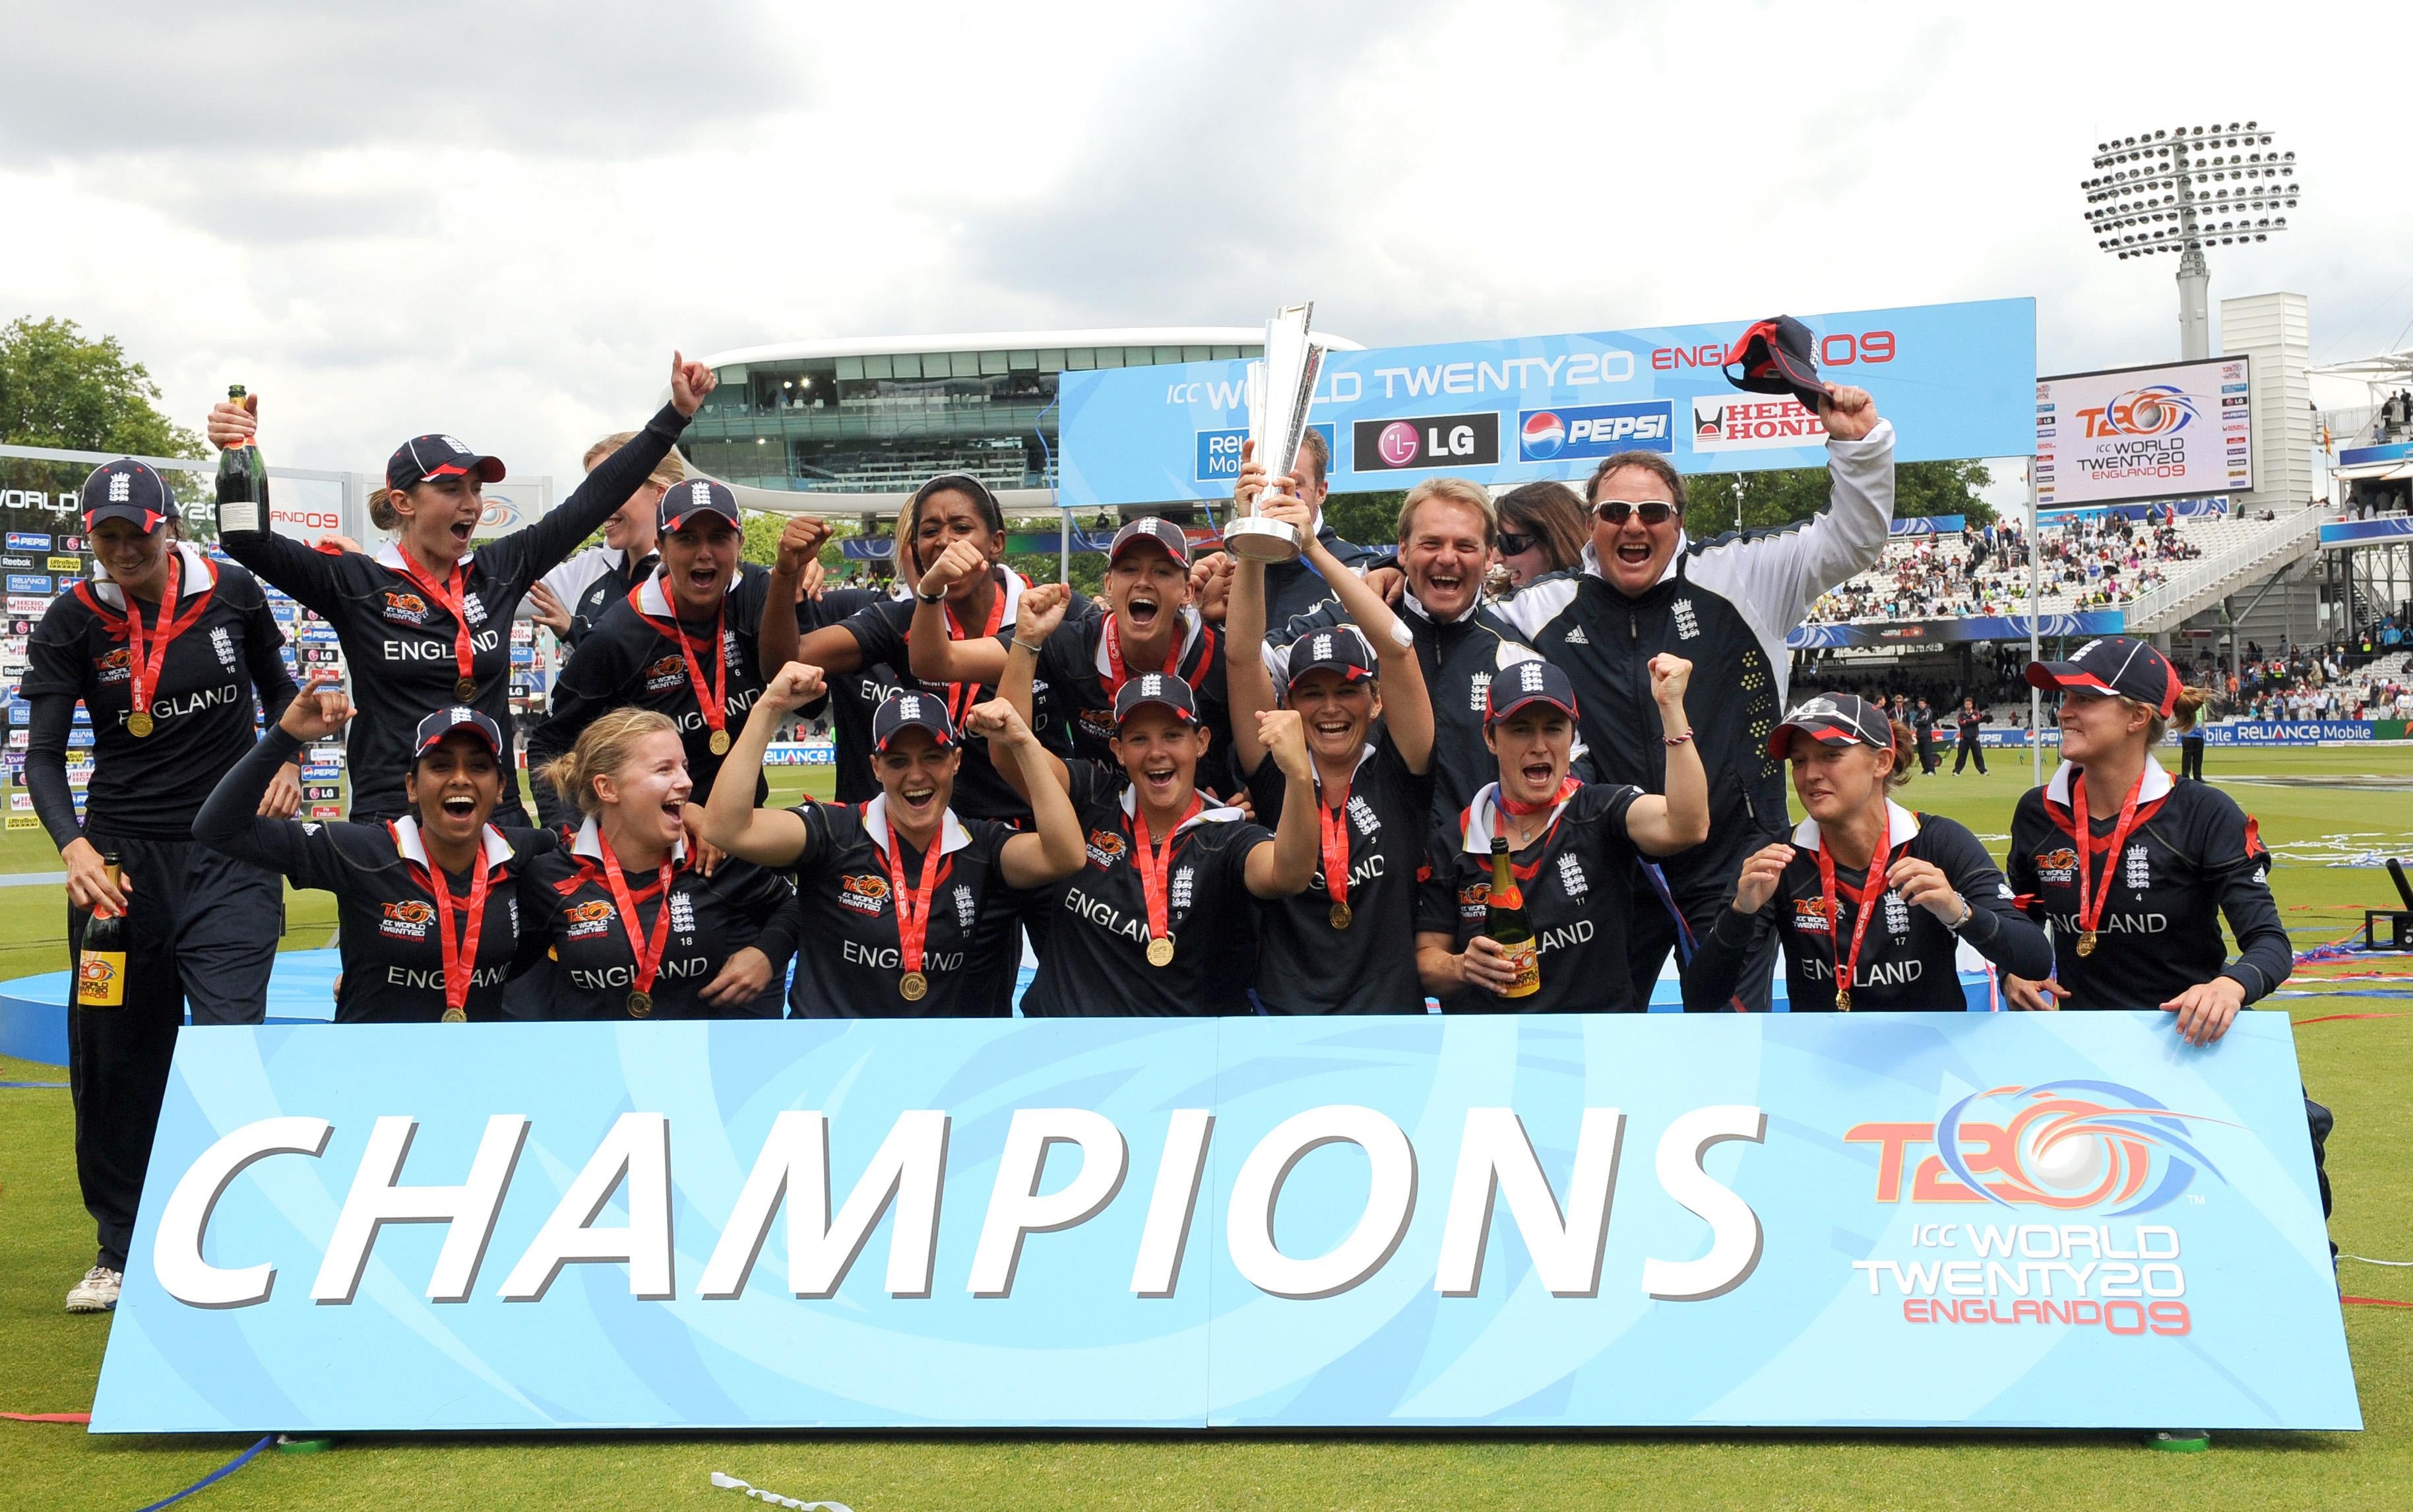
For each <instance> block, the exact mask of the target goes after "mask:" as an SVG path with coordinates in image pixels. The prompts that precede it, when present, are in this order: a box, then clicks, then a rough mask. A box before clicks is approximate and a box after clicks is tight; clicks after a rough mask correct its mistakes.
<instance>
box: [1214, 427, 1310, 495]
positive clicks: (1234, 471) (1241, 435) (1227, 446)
mask: <svg viewBox="0 0 2413 1512" xmlns="http://www.w3.org/2000/svg"><path fill="white" fill-rule="evenodd" d="M1308 429H1309V430H1311V431H1313V432H1315V433H1316V434H1317V435H1319V436H1321V437H1324V451H1325V455H1327V456H1337V455H1339V449H1340V447H1339V443H1338V442H1337V441H1335V440H1334V439H1333V433H1332V427H1331V426H1330V425H1328V424H1325V425H1310V426H1309V427H1308ZM1248 438H1249V427H1248V426H1246V425H1240V426H1237V427H1231V426H1226V427H1224V428H1223V429H1221V430H1212V431H1200V432H1199V433H1198V474H1197V478H1196V480H1195V481H1196V482H1202V483H1221V484H1222V485H1223V487H1224V490H1225V491H1226V492H1229V491H1230V489H1231V487H1232V485H1233V484H1234V483H1236V482H1239V481H1240V447H1241V445H1242V444H1243V443H1245V442H1246V441H1247V440H1248Z"/></svg>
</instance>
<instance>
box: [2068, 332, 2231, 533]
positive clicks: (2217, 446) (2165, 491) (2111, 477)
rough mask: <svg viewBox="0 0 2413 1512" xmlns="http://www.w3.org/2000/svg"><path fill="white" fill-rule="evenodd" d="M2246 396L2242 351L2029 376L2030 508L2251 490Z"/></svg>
mask: <svg viewBox="0 0 2413 1512" xmlns="http://www.w3.org/2000/svg"><path fill="white" fill-rule="evenodd" d="M2252 398H2253V380H2252V377H2251V364H2250V363H2248V362H2247V361H2246V359H2244V358H2243V357H2215V358H2213V359H2211V360H2210V361H2208V362H2201V363H2170V364H2169V365H2167V366H2160V367H2121V368H2111V369H2108V370H2106V371H2103V372H2099V373H2072V374H2068V375H2066V376H2065V377H2061V378H2038V379H2037V380H2036V503H2037V506H2038V507H2039V508H2042V509H2053V508H2056V507H2059V506H2065V505H2071V504H2109V503H2113V502H2116V501H2118V500H2122V499H2157V498H2178V497H2185V496H2188V495H2196V494H2243V493H2247V492H2250V491H2251V490H2252V489H2253V487H2254V409H2253V405H2252V403H2251V401H2252Z"/></svg>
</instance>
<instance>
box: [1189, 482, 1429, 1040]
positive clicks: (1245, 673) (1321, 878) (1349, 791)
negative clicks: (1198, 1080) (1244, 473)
mask: <svg viewBox="0 0 2413 1512" xmlns="http://www.w3.org/2000/svg"><path fill="white" fill-rule="evenodd" d="M1293 482H1294V480H1291V479H1288V478H1284V479H1282V480H1280V481H1278V482H1276V483H1275V485H1274V491H1273V492H1270V493H1268V494H1266V495H1264V496H1263V497H1260V498H1259V499H1258V501H1257V514H1258V516H1259V517H1260V518H1263V519H1271V520H1280V521H1281V522H1282V523H1284V524H1286V525H1289V526H1293V527H1295V529H1297V531H1298V532H1299V535H1300V536H1301V538H1302V539H1303V540H1304V541H1306V543H1307V544H1306V549H1305V551H1304V553H1303V554H1302V555H1301V556H1300V560H1302V561H1304V562H1305V563H1307V565H1308V566H1309V567H1310V568H1312V569H1313V570H1314V571H1316V572H1318V573H1319V574H1321V575H1322V576H1323V578H1324V580H1325V583H1326V584H1328V585H1330V586H1331V588H1332V591H1333V592H1334V593H1335V594H1336V595H1337V596H1338V597H1339V599H1340V603H1341V606H1342V607H1343V608H1345V609H1346V610H1347V611H1348V614H1349V617H1350V619H1351V620H1352V621H1353V623H1351V624H1345V625H1338V626H1333V627H1331V628H1328V629H1316V630H1310V631H1308V632H1307V633H1305V634H1303V635H1301V636H1299V637H1298V639H1297V640H1296V641H1295V642H1294V643H1293V644H1292V645H1290V646H1289V648H1288V650H1287V652H1286V653H1281V655H1282V657H1283V673H1284V676H1283V688H1282V703H1283V704H1285V705H1287V706H1288V707H1289V708H1290V709H1291V710H1292V711H1293V712H1295V713H1296V714H1297V715H1298V718H1299V726H1300V731H1301V734H1302V735H1303V736H1304V738H1305V740H1306V743H1307V749H1308V756H1309V759H1310V764H1311V766H1312V767H1313V775H1312V778H1311V779H1310V786H1311V787H1312V788H1313V789H1314V802H1315V817H1316V834H1317V847H1316V854H1317V865H1316V869H1315V875H1314V876H1313V877H1311V878H1310V879H1309V882H1308V884H1307V890H1306V891H1305V892H1303V893H1300V894H1298V895H1297V896H1296V897H1278V898H1269V899H1266V900H1265V901H1263V902H1261V903H1259V904H1258V906H1257V926H1258V941H1257V969H1256V995H1257V1001H1258V1002H1259V1003H1261V1004H1263V1005H1264V1006H1265V1008H1266V1010H1267V1011H1268V1012H1271V1013H1278V1014H1414V1013H1422V1012H1423V1011H1424V987H1423V986H1422V985H1421V984H1420V983H1419V982H1418V981H1417V979H1416V956H1415V935H1416V868H1417V866H1418V864H1419V863H1420V862H1421V861H1422V860H1423V858H1424V849H1425V839H1426V836H1427V834H1428V832H1429V829H1430V827H1431V824H1432V792H1433V772H1432V753H1433V708H1432V701H1431V699H1430V697H1429V695H1428V693H1427V691H1426V689H1425V674H1424V667H1423V665H1422V663H1421V662H1419V661H1418V660H1417V658H1416V651H1415V641H1414V637H1413V636H1412V635H1411V634H1410V633H1409V631H1408V630H1407V628H1406V627H1405V626H1403V625H1402V624H1400V623H1399V617H1398V616H1397V615H1393V614H1392V613H1391V610H1390V608H1389V606H1388V605H1386V604H1384V602H1383V599H1382V596H1381V595H1380V594H1378V593H1376V592H1375V591H1374V590H1373V589H1372V588H1370V587H1369V586H1366V584H1365V583H1364V582H1362V581H1360V580H1359V579H1358V577H1357V575H1356V574H1355V573H1354V572H1351V571H1349V570H1348V569H1347V568H1345V567H1343V566H1341V565H1340V560H1339V559H1338V558H1336V557H1335V556H1333V555H1332V553H1331V552H1330V550H1329V549H1327V548H1326V546H1325V543H1324V542H1323V541H1321V540H1319V539H1318V538H1317V536H1316V534H1315V528H1314V526H1315V521H1314V518H1313V516H1312V515H1311V514H1310V512H1309V511H1308V508H1307V506H1306V505H1305V504H1303V503H1301V502H1300V501H1299V499H1298V497H1297V496H1296V495H1295V494H1293V493H1292V492H1291V491H1290V490H1291V486H1292V483H1293ZM1229 613H1230V616H1231V617H1230V621H1229V624H1230V629H1231V632H1232V641H1233V644H1234V645H1238V646H1241V647H1243V648H1244V654H1242V655H1241V656H1239V657H1237V658H1236V659H1235V660H1233V661H1232V662H1231V664H1230V666H1229V667H1228V669H1227V670H1226V673H1225V675H1226V676H1227V677H1228V679H1229V681H1230V687H1231V695H1232V723H1233V726H1234V728H1233V736H1232V738H1233V743H1234V746H1235V748H1236V753H1237V756H1238V767H1239V771H1240V773H1241V774H1242V776H1243V777H1244V778H1246V780H1247V782H1248V785H1249V797H1250V801H1251V804H1253V805H1254V807H1255V808H1256V810H1257V811H1258V812H1259V813H1266V814H1278V813H1281V811H1282V809H1283V808H1284V805H1285V800H1286V798H1287V796H1288V790H1289V787H1290V781H1291V779H1290V776H1289V774H1288V773H1287V772H1285V771H1284V770H1283V769H1282V768H1281V766H1280V765H1279V764H1277V763H1275V761H1274V760H1273V757H1272V755H1271V753H1270V752H1268V751H1267V750H1266V748H1265V746H1264V744H1263V743H1262V742H1261V741H1259V740H1258V738H1257V717H1258V716H1259V715H1260V714H1264V713H1266V712H1268V711H1269V710H1271V709H1273V708H1274V707H1275V702H1274V681H1273V677H1272V674H1270V672H1269V671H1268V670H1267V668H1266V651H1265V647H1264V641H1265V634H1266V564H1265V563H1263V562H1259V561H1246V560H1244V561H1242V562H1240V563H1239V566H1238V573H1237V576H1236V579H1235V581H1234V584H1233V587H1232V601H1231V607H1230V610H1229ZM1378 662H1379V669H1380V675H1379V676H1378V675H1377V666H1378ZM1378 717H1379V718H1380V719H1381V724H1380V725H1379V726H1377V724H1376V722H1375V721H1376V719H1377V718H1378Z"/></svg>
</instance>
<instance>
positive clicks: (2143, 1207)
mask: <svg viewBox="0 0 2413 1512" xmlns="http://www.w3.org/2000/svg"><path fill="white" fill-rule="evenodd" d="M2021 1103H2024V1104H2026V1105H2024V1106H2019V1107H2017V1110H2016V1111H2015V1112H2013V1113H2012V1115H2011V1117H2010V1118H2009V1119H2008V1120H2007V1121H2006V1122H2004V1123H2000V1124H1993V1123H1981V1122H1977V1121H1976V1120H1975V1119H1971V1118H1970V1117H1969V1115H1970V1113H1971V1112H1972V1110H1973V1108H1975V1107H1976V1106H1977V1105H1978V1104H2021ZM2217 1121H2218V1120H2216V1119H2207V1118H2205V1117H2204V1116H2203V1115H2200V1114H2194V1113H2181V1112H2177V1111H2175V1110H2173V1109H2172V1108H2170V1107H2169V1106H2168V1105H2167V1104H2163V1103H2162V1102H2160V1101H2159V1100H2158V1099H2156V1098H2154V1097H2152V1096H2150V1095H2149V1094H2147V1093H2144V1092H2140V1091H2139V1090H2136V1089H2135V1088H2133V1087H2124V1086H2121V1085H2120V1084H2119V1083H2117V1082H2108V1081H2089V1080H2068V1081H2054V1082H2044V1083H2040V1084H2038V1085H2036V1086H2034V1087H1996V1088H1992V1089H1990V1090H1986V1091H1982V1092H1972V1093H1971V1094H1969V1095H1968V1096H1967V1097H1964V1098H1962V1099H1961V1101H1960V1102H1958V1103H1955V1104H1952V1106H1951V1107H1950V1108H1949V1109H1947V1111H1946V1112H1945V1114H1944V1116H1943V1117H1942V1118H1941V1119H1937V1120H1936V1121H1935V1122H1934V1123H1932V1124H1927V1123H1862V1124H1858V1125H1856V1126H1854V1127H1853V1128H1852V1129H1850V1130H1849V1131H1847V1132H1846V1133H1845V1134H1844V1135H1843V1138H1844V1139H1845V1140H1846V1141H1847V1142H1855V1143H1863V1144H1875V1145H1877V1146H1878V1147H1879V1157H1878V1161H1877V1181H1876V1200H1877V1201H1879V1202H1900V1201H1902V1200H1903V1198H1902V1178H1903V1175H1904V1167H1905V1166H1906V1165H1907V1164H1908V1151H1909V1149H1910V1147H1911V1146H1913V1145H1928V1144H1932V1145H1933V1146H1934V1147H1935V1153H1934V1154H1932V1155H1930V1156H1928V1157H1926V1158H1925V1159H1924V1160H1921V1161H1920V1162H1919V1163H1918V1164H1917V1168H1916V1171H1915V1172H1913V1173H1912V1174H1911V1192H1910V1197H1909V1200H1910V1201H1911V1202H1914V1203H1930V1202H1964V1203H1967V1202H1985V1203H1992V1204H1994V1205H1995V1206H1997V1207H2002V1208H2013V1207H2041V1208H2057V1209H2063V1210H2069V1209H2076V1208H2094V1207H2099V1206H2102V1205H2104V1204H2107V1203H2117V1204H2120V1206H2119V1207H2117V1208H2113V1209H2112V1210H2111V1212H2110V1213H2109V1214H2107V1215H2106V1216H2109V1217H2114V1218H2117V1217H2123V1216H2126V1215H2129V1214H2133V1213H2144V1212H2151V1211H2153V1210H2154V1209H2155V1208H2161V1207H2165V1206H2167V1205H2169V1203H2171V1202H2174V1201H2176V1200H2177V1199H2178V1197H2179V1196H2180V1194H2181V1193H2184V1192H2185V1191H2186V1189H2187V1188H2188V1186H2190V1185H2191V1184H2192V1183H2193V1182H2194V1180H2195V1176H2196V1172H2197V1171H2198V1169H2200V1170H2204V1171H2209V1172H2211V1173H2212V1174H2213V1176H2215V1177H2219V1178H2220V1179H2222V1180H2224V1181H2226V1180H2227V1179H2228V1178H2227V1177H2224V1176H2221V1172H2220V1168H2219V1167H2218V1166H2216V1165H2214V1164H2213V1163H2212V1161H2211V1159H2210V1157H2208V1156H2206V1155H2205V1154H2204V1153H2203V1151H2201V1150H2200V1149H2197V1148H2196V1146H2195V1145H2194V1143H2193V1142H2192V1141H2191V1140H2190V1139H2189V1138H2188V1134H2187V1125H2188V1124H2189V1123H2209V1122H2217ZM2148 1183H2150V1188H2149V1185H2148Z"/></svg>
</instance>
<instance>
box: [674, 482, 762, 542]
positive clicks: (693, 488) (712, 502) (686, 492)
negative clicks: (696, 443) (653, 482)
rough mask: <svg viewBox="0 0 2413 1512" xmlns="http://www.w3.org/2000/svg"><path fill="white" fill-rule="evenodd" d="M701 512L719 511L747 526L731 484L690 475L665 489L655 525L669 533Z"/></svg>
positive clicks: (716, 512) (728, 518)
mask: <svg viewBox="0 0 2413 1512" xmlns="http://www.w3.org/2000/svg"><path fill="white" fill-rule="evenodd" d="M698 514H717V515H718V516H720V517H721V518H722V519H724V520H726V521H728V522H729V523H730V524H731V525H733V526H736V527H737V528H739V529H741V530H743V529H744V528H745V527H746V522H745V520H744V519H743V518H741V517H740V516H739V514H738V512H737V496H736V495H735V494H733V493H731V492H730V491H729V485H728V484H726V483H717V482H713V481H712V480H710V479H709V478H690V479H688V481H687V482H678V483H673V484H671V485H670V487H668V488H666V489H664V490H663V491H662V502H661V505H660V507H659V509H657V510H656V511H654V528H655V529H656V530H657V531H659V533H660V534H662V535H669V534H670V533H671V532H672V531H674V530H676V529H677V528H679V526H682V525H685V524H686V523H687V522H688V520H689V519H691V518H693V517H694V516H696V515H698Z"/></svg>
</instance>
